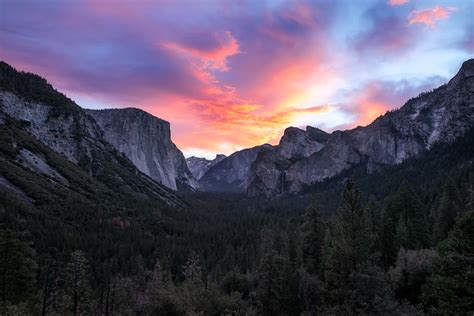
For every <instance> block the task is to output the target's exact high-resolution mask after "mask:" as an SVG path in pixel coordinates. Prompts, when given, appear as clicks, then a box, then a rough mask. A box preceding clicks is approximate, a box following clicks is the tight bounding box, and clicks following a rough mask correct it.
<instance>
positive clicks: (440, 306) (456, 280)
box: [425, 212, 474, 315]
mask: <svg viewBox="0 0 474 316" xmlns="http://www.w3.org/2000/svg"><path fill="white" fill-rule="evenodd" d="M438 252H439V255H440V259H439V260H438V262H437V264H436V265H435V269H434V272H433V276H432V277H431V281H430V283H429V285H428V286H427V287H426V288H425V301H426V302H427V304H433V305H434V308H435V309H436V310H435V313H436V314H439V315H449V314H453V315H467V314H468V313H472V311H474V213H472V212H471V213H466V214H465V215H464V216H462V217H461V218H460V219H459V220H458V221H457V222H456V224H455V226H454V228H453V230H452V231H451V232H450V233H449V236H448V238H447V239H446V240H445V241H443V242H441V243H440V245H439V247H438Z"/></svg>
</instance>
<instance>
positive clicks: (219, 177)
mask: <svg viewBox="0 0 474 316" xmlns="http://www.w3.org/2000/svg"><path fill="white" fill-rule="evenodd" d="M271 148H273V146H271V145H269V144H265V145H262V146H256V147H253V148H249V149H244V150H241V151H237V152H235V153H233V154H232V155H230V156H229V157H227V158H225V159H223V160H222V161H220V162H219V163H217V164H215V165H214V166H212V167H211V168H210V169H209V170H208V171H207V172H206V173H205V174H204V176H203V177H202V178H201V179H200V180H199V186H200V189H201V190H204V191H228V192H244V191H245V189H246V187H247V183H246V180H247V177H248V174H249V171H250V165H251V164H252V162H253V161H254V160H255V158H256V157H257V155H258V153H259V152H260V151H262V150H266V149H271Z"/></svg>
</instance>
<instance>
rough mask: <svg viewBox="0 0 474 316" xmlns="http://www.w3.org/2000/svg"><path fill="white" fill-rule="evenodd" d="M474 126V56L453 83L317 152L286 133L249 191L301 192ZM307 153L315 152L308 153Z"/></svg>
mask: <svg viewBox="0 0 474 316" xmlns="http://www.w3.org/2000/svg"><path fill="white" fill-rule="evenodd" d="M473 125H474V59H471V60H468V61H466V62H465V63H464V64H463V65H462V67H461V69H460V70H459V72H458V74H457V75H456V76H455V77H454V78H453V79H452V80H450V81H449V83H448V84H447V85H443V86H441V87H439V88H437V89H435V90H433V91H431V92H427V93H422V94H420V95H419V96H418V97H416V98H413V99H410V100H409V101H408V102H407V103H406V104H405V105H404V106H403V107H401V108H400V109H399V110H396V111H392V112H388V113H386V114H385V115H383V116H381V117H379V118H378V119H376V120H375V121H374V122H373V123H372V124H370V125H368V126H366V127H357V128H355V129H352V130H347V131H336V132H334V133H332V134H331V135H329V136H328V137H327V138H325V141H324V142H320V145H318V146H317V147H318V149H317V150H315V151H314V152H313V153H310V152H311V151H310V150H307V149H306V148H308V147H306V146H302V145H299V144H297V143H298V142H299V143H302V144H311V142H309V141H307V140H306V138H305V137H304V136H302V132H301V131H297V130H292V131H291V132H292V134H297V136H296V137H292V139H294V140H295V144H292V142H293V141H292V140H289V139H290V137H289V135H285V136H284V137H283V138H282V142H283V139H284V138H287V140H285V142H283V145H284V148H283V149H280V146H282V142H280V145H279V146H278V148H277V150H276V151H273V152H267V153H261V154H260V155H259V156H258V157H257V159H256V160H255V162H254V163H253V164H252V167H251V169H250V170H251V172H250V173H249V176H248V180H247V183H248V186H247V192H248V193H249V194H250V195H262V194H263V195H266V196H272V195H275V194H280V193H295V192H298V191H299V190H301V189H302V188H303V187H304V186H305V185H309V184H311V183H314V182H317V181H321V180H323V179H326V178H329V177H332V176H334V175H336V174H338V173H340V172H341V171H343V170H347V169H349V168H351V167H352V166H354V165H356V164H365V165H366V166H367V171H368V172H371V171H372V170H374V169H377V168H379V167H381V166H385V165H394V164H398V163H400V162H402V161H404V160H405V159H407V158H409V157H412V156H414V155H417V154H418V153H420V152H422V151H425V150H428V149H430V148H431V146H432V145H433V144H435V143H437V142H452V141H453V140H454V139H456V138H457V137H458V136H460V135H462V134H463V133H464V132H465V131H466V130H468V129H469V128H470V127H472V126H473ZM323 135H324V134H323ZM326 135H327V134H326ZM288 148H289V149H288ZM310 148H316V147H311V146H310ZM305 153H310V154H309V155H308V156H305V155H304V154H305ZM289 157H290V158H289ZM292 158H293V159H292Z"/></svg>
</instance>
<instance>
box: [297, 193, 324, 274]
mask: <svg viewBox="0 0 474 316" xmlns="http://www.w3.org/2000/svg"><path fill="white" fill-rule="evenodd" d="M302 231H303V247H302V248H303V262H304V264H305V267H306V269H307V271H308V272H309V273H319V272H320V269H321V255H322V254H321V250H322V247H323V240H324V227H323V223H322V220H321V213H320V211H319V209H318V207H317V206H316V202H315V201H312V202H311V204H310V205H309V206H308V207H307V208H306V213H305V215H304V223H303V227H302Z"/></svg>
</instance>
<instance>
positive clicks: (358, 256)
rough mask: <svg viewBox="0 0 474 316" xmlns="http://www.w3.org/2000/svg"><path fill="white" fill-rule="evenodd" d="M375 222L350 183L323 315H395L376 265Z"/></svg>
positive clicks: (330, 265) (337, 231) (331, 261)
mask: <svg viewBox="0 0 474 316" xmlns="http://www.w3.org/2000/svg"><path fill="white" fill-rule="evenodd" d="M371 223H372V219H371V218H370V215H369V212H368V210H367V209H366V208H364V207H363V206H362V203H361V197H360V193H359V191H358V190H357V189H356V188H355V186H354V184H353V183H352V182H348V183H347V185H346V188H345V190H344V193H343V196H342V204H341V207H340V208H339V209H338V212H337V215H336V219H335V223H334V236H333V240H332V248H331V253H330V257H329V262H328V264H327V266H328V270H327V271H326V273H325V289H324V295H323V298H324V300H323V303H324V306H323V307H322V308H321V311H322V312H323V313H329V314H385V315H387V314H391V313H394V312H395V309H396V304H395V302H394V301H393V299H392V297H391V293H390V291H389V289H388V286H387V284H386V282H385V280H384V273H383V271H382V270H381V269H380V268H378V267H377V266H375V265H374V264H373V262H374V261H375V256H374V254H373V252H372V251H373V249H374V248H373V243H374V239H373V231H372V225H371Z"/></svg>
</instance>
